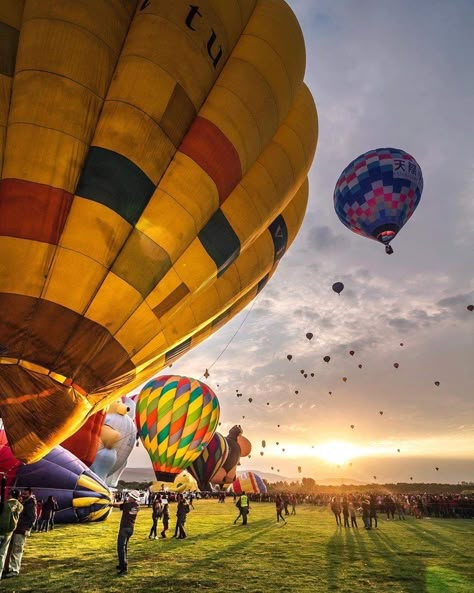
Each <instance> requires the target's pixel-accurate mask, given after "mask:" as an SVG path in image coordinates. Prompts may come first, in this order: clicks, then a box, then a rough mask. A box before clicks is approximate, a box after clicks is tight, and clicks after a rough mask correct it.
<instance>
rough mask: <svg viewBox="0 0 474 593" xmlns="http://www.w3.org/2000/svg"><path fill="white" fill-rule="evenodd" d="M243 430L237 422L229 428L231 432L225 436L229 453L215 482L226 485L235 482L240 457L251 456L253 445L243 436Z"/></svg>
mask: <svg viewBox="0 0 474 593" xmlns="http://www.w3.org/2000/svg"><path fill="white" fill-rule="evenodd" d="M242 432H243V431H242V427H241V426H239V425H237V424H236V425H235V426H233V427H232V428H231V429H230V430H229V434H228V435H227V436H226V437H225V439H226V441H227V445H228V446H229V453H228V455H227V459H226V460H225V461H224V463H223V464H222V467H221V468H220V469H219V471H217V472H216V473H215V474H214V477H213V478H212V481H213V483H214V484H220V485H225V484H230V483H231V482H233V480H235V475H236V471H237V466H238V465H240V458H241V457H247V456H249V457H250V452H251V450H252V445H251V443H250V441H249V440H248V439H247V438H245V437H244V436H243V434H242Z"/></svg>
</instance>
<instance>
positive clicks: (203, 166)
mask: <svg viewBox="0 0 474 593" xmlns="http://www.w3.org/2000/svg"><path fill="white" fill-rule="evenodd" d="M0 4H1V7H2V8H1V11H0V29H1V34H0V35H1V38H2V41H4V43H2V49H1V52H0V53H1V65H0V75H1V80H2V86H1V89H2V90H1V93H0V114H1V117H0V121H1V126H2V133H0V168H1V172H2V175H1V181H0V212H1V213H0V254H1V256H0V260H1V263H0V270H1V273H0V345H1V348H2V350H3V354H2V355H1V357H0V414H1V416H2V419H3V421H4V424H5V427H6V430H7V433H8V436H9V439H10V443H11V446H12V447H13V449H14V451H15V454H16V455H17V456H18V457H19V458H21V459H22V460H24V461H34V460H37V459H39V458H40V457H41V456H43V455H44V454H46V453H47V451H48V450H50V449H52V448H53V447H54V446H55V445H56V444H58V443H60V442H62V441H64V440H65V439H66V438H68V437H69V436H70V435H71V434H73V433H74V432H76V431H77V430H78V429H79V428H80V426H81V425H82V424H83V423H84V422H85V421H86V420H87V418H88V417H89V416H90V415H91V414H92V413H94V412H96V411H98V410H100V409H102V408H104V407H105V406H106V405H108V404H109V403H111V402H112V401H114V400H115V399H117V398H118V397H121V396H122V395H124V394H126V393H129V392H131V391H132V390H133V389H134V388H135V387H138V386H139V385H142V384H143V383H144V382H145V381H146V380H148V379H149V378H151V377H153V376H155V375H156V374H158V373H159V372H160V371H161V370H162V369H163V368H165V367H167V366H170V365H171V364H172V363H173V362H174V361H175V360H177V359H178V358H179V357H180V356H182V355H183V354H185V353H186V352H188V351H189V350H190V349H192V348H194V347H195V346H196V345H197V344H199V343H200V342H202V341H203V340H205V339H206V338H207V337H208V336H209V335H210V334H211V333H213V332H214V331H216V330H217V329H219V328H220V327H221V326H222V325H223V324H225V323H227V322H228V321H229V320H230V319H232V318H233V317H234V316H235V315H236V314H238V313H239V311H241V310H242V309H243V308H244V307H246V306H247V305H248V303H250V302H251V301H252V300H253V299H254V298H255V297H256V296H257V294H258V293H259V292H260V291H261V290H262V288H263V287H264V286H265V284H266V283H267V281H268V280H269V278H270V277H271V276H272V275H273V273H274V272H275V269H276V267H277V265H278V262H279V261H280V259H281V257H282V256H283V255H284V254H285V252H286V250H287V249H288V247H289V246H290V245H291V243H292V241H293V240H294V238H295V236H296V234H297V232H298V230H299V227H300V225H301V223H302V220H303V217H304V212H305V209H306V204H307V197H308V182H307V175H308V171H309V168H310V166H311V163H312V160H313V155H314V151H315V146H316V138H317V115H316V109H315V106H314V102H313V99H312V96H311V93H310V92H309V90H308V88H307V87H306V86H305V85H304V83H303V77H304V70H305V47H304V40H303V36H302V32H301V28H300V26H299V24H298V22H297V19H296V18H295V16H294V14H293V13H292V11H291V9H290V8H289V6H288V5H287V3H286V2H284V1H283V0H272V1H271V2H268V1H263V2H262V1H258V2H257V1H256V0H245V1H238V2H237V1H230V2H229V1H227V2H214V1H213V2H205V3H204V4H200V5H199V7H198V6H194V5H190V3H189V2H184V1H183V0H179V1H175V2H161V1H160V2H158V1H145V2H142V1H140V2H138V3H137V2H135V1H131V0H113V1H101V2H97V1H96V0H81V1H80V2H74V1H71V2H55V1H32V2H29V1H28V2H25V3H24V2H23V1H22V0H13V1H7V2H5V1H2V2H1V3H0ZM23 4H25V10H24V11H23ZM136 7H137V8H136ZM12 89H13V91H12ZM7 124H8V125H7ZM262 171H264V174H263V173H262ZM256 213H258V214H256ZM269 245H271V246H272V248H270V249H269V248H268V246H269Z"/></svg>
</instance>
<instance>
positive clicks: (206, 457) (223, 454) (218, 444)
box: [188, 432, 229, 490]
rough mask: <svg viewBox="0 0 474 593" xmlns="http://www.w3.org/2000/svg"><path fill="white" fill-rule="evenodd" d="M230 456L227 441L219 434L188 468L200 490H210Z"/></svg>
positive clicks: (215, 435) (216, 433)
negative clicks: (211, 483)
mask: <svg viewBox="0 0 474 593" xmlns="http://www.w3.org/2000/svg"><path fill="white" fill-rule="evenodd" d="M228 454H229V445H228V444H227V440H226V438H225V437H223V436H222V435H221V434H219V433H218V432H215V433H214V436H213V437H212V438H211V440H210V441H209V444H208V445H207V447H206V448H205V449H204V450H203V451H202V453H201V454H200V455H199V457H197V458H196V459H195V460H194V461H193V462H192V463H191V465H189V466H188V472H189V473H190V474H191V475H192V476H193V478H194V479H195V480H196V482H197V483H198V486H199V489H200V490H210V488H209V482H212V479H213V477H214V476H215V474H216V473H217V472H218V471H219V469H220V468H221V467H222V466H223V464H224V463H225V460H226V459H227V455H228Z"/></svg>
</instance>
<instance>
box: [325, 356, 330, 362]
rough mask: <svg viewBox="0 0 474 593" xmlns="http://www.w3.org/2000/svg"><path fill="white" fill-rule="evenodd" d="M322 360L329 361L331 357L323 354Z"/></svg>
mask: <svg viewBox="0 0 474 593" xmlns="http://www.w3.org/2000/svg"><path fill="white" fill-rule="evenodd" d="M323 360H324V362H329V361H330V360H331V357H330V356H325V357H324V358H323Z"/></svg>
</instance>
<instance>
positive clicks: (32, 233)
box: [0, 179, 73, 245]
mask: <svg viewBox="0 0 474 593" xmlns="http://www.w3.org/2000/svg"><path fill="white" fill-rule="evenodd" d="M72 199H73V195H72V194H71V193H69V192H67V191H64V190H63V189H59V188H57V187H50V186H49V185H43V184H42V183H33V182H32V181H24V180H21V179H2V180H1V181H0V235H3V236H8V237H17V238H18V239H30V240H32V241H41V242H43V243H51V244H52V245H57V244H58V242H59V238H60V236H61V233H62V230H63V228H64V224H65V223H66V218H67V215H68V214H69V210H70V208H71V204H72Z"/></svg>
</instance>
